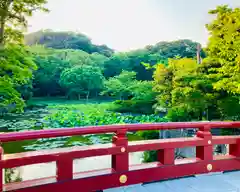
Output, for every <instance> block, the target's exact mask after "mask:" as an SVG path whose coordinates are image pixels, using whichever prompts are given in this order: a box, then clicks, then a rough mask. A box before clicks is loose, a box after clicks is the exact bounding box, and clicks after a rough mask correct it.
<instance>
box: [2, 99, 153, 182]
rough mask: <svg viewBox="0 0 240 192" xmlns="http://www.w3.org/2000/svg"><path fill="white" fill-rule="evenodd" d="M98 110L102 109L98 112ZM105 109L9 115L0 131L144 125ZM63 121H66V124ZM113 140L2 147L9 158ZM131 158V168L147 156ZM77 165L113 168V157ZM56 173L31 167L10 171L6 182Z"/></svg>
mask: <svg viewBox="0 0 240 192" xmlns="http://www.w3.org/2000/svg"><path fill="white" fill-rule="evenodd" d="M98 107H99V108H100V109H98ZM91 108H92V109H91ZM93 108H94V109H93ZM105 109H106V106H105V108H104V105H101V104H100V106H98V105H97V106H91V105H89V106H87V107H86V105H82V106H80V105H78V106H75V105H74V107H73V106H69V105H61V106H56V105H55V106H48V107H45V108H38V109H32V110H28V111H26V112H24V113H22V114H8V115H5V116H4V117H3V118H2V119H1V120H0V131H1V132H2V133H3V132H13V131H27V130H39V129H45V128H55V127H75V126H82V125H91V124H92V123H93V122H98V124H114V122H116V123H119V122H120V123H123V122H130V121H132V122H141V119H142V117H141V118H140V119H139V118H138V117H137V116H130V115H122V116H121V114H120V116H119V114H117V115H116V114H115V113H114V115H113V114H112V113H111V114H108V112H106V113H105ZM96 110H97V111H96ZM83 112H84V113H83ZM93 114H94V115H93ZM83 116H84V119H83ZM98 117H99V118H98ZM122 117H123V118H122ZM79 118H81V119H82V121H81V122H79V121H78V119H79ZM154 118H155V117H154ZM62 119H64V121H62ZM92 119H93V120H92ZM151 119H153V117H148V116H144V121H150V120H151ZM152 121H153V120H152ZM154 121H155V119H154ZM71 125H73V126H71ZM45 126H46V127H45ZM112 136H113V134H101V135H86V136H73V137H59V138H48V139H37V140H30V141H17V142H9V143H4V144H2V146H3V148H4V153H5V154H11V153H19V152H25V151H37V150H43V149H54V148H62V147H71V146H84V145H93V144H105V143H110V142H111V140H112ZM128 139H129V141H134V140H141V139H143V138H142V137H141V136H139V135H138V134H136V133H129V134H128ZM129 157H130V164H139V163H141V162H142V157H143V154H142V153H132V154H129ZM99 162H101V163H99ZM73 165H74V172H79V171H87V170H93V169H101V168H110V166H111V158H110V156H103V157H91V158H83V159H78V160H74V162H73ZM55 169H56V165H55V163H48V164H37V165H29V166H23V167H19V168H16V169H11V170H6V171H5V182H13V181H19V180H29V179H37V178H41V177H46V176H53V175H55Z"/></svg>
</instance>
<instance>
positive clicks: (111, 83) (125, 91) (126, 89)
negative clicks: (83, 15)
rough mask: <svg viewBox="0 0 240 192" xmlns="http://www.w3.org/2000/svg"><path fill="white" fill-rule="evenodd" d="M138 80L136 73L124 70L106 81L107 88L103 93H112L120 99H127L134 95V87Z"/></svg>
mask: <svg viewBox="0 0 240 192" xmlns="http://www.w3.org/2000/svg"><path fill="white" fill-rule="evenodd" d="M135 82H136V73H135V72H133V71H132V72H128V71H122V73H121V74H120V75H118V76H115V77H111V78H110V79H108V80H107V81H105V83H104V87H105V90H104V91H103V92H102V94H103V95H106V94H108V95H111V96H116V97H119V99H120V100H122V99H126V98H128V97H131V96H132V90H131V89H132V87H133V85H134V83H135Z"/></svg>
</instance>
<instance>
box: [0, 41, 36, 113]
mask: <svg viewBox="0 0 240 192" xmlns="http://www.w3.org/2000/svg"><path fill="white" fill-rule="evenodd" d="M33 70H36V65H35V63H34V62H33V58H32V57H31V55H29V54H28V52H27V50H26V48H25V47H23V46H17V45H7V46H6V47H5V48H4V49H2V50H1V51H0V75H1V76H0V85H1V86H0V95H1V97H0V108H1V110H3V111H5V112H8V111H15V110H16V111H22V110H23V107H24V101H23V99H22V98H21V93H20V92H19V91H17V90H20V89H23V87H24V86H26V85H27V84H28V83H29V82H30V80H31V78H32V72H33Z"/></svg>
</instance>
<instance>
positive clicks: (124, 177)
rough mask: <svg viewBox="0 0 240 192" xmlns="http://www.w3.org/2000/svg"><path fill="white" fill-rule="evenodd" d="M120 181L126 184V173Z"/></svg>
mask: <svg viewBox="0 0 240 192" xmlns="http://www.w3.org/2000/svg"><path fill="white" fill-rule="evenodd" d="M119 181H120V183H122V184H124V183H126V182H127V176H126V175H121V176H120V178H119Z"/></svg>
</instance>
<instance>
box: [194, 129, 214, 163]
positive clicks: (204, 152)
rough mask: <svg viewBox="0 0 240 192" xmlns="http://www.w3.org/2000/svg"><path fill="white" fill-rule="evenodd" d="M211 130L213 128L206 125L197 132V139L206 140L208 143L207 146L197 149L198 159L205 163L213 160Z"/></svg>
mask: <svg viewBox="0 0 240 192" xmlns="http://www.w3.org/2000/svg"><path fill="white" fill-rule="evenodd" d="M210 130H211V127H210V126H209V125H206V126H204V127H201V128H200V129H199V131H198V132H197V137H199V138H202V139H204V140H205V141H206V145H204V146H197V147H196V157H197V158H199V159H201V160H204V161H205V160H206V161H211V160H213V146H212V134H211V132H210Z"/></svg>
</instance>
